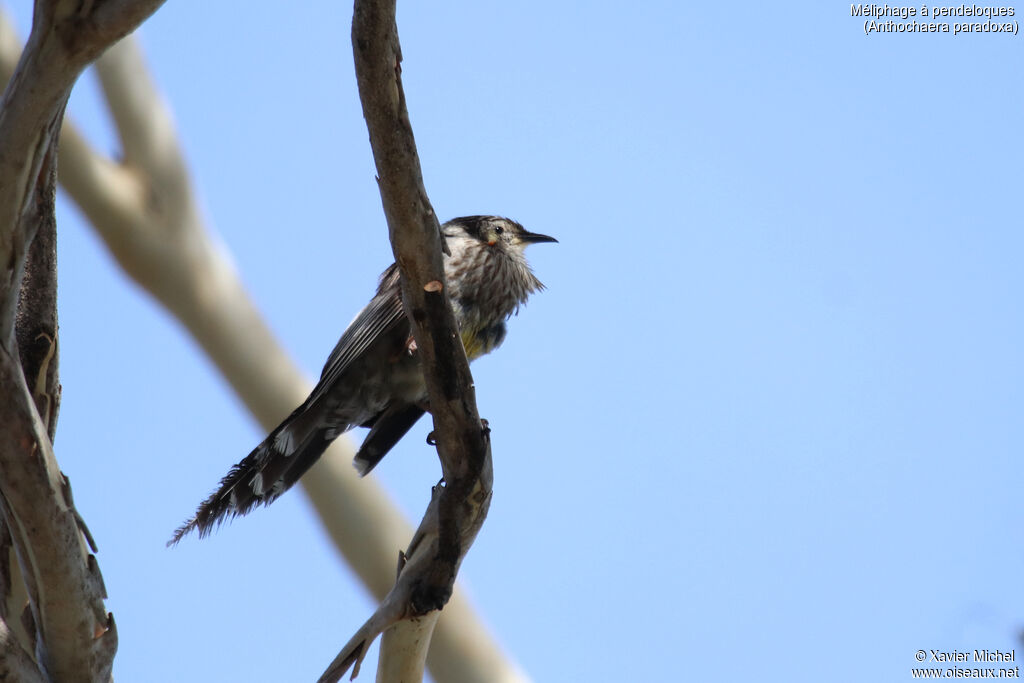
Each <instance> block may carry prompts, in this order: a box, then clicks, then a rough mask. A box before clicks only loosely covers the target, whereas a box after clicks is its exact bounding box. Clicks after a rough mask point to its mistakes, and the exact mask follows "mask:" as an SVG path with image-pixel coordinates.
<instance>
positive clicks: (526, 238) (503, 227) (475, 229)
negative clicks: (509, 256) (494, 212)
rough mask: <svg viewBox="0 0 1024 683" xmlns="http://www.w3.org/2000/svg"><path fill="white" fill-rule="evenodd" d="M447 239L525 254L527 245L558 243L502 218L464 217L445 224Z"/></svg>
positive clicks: (552, 238) (553, 239) (551, 238)
mask: <svg viewBox="0 0 1024 683" xmlns="http://www.w3.org/2000/svg"><path fill="white" fill-rule="evenodd" d="M444 233H445V235H446V236H447V237H467V238H470V239H473V240H476V241H477V242H480V243H482V244H484V245H486V246H488V247H491V248H495V249H503V250H507V251H514V252H517V253H519V254H522V253H523V250H524V249H526V247H527V245H530V244H537V243H539V242H557V241H558V240H556V239H555V238H554V237H548V236H547V235H541V234H539V233H536V232H530V231H529V230H526V229H525V228H523V226H521V225H520V224H519V223H516V222H515V221H513V220H510V219H508V218H502V217H501V216H463V217H462V218H453V219H452V220H450V221H448V222H447V223H445V224H444Z"/></svg>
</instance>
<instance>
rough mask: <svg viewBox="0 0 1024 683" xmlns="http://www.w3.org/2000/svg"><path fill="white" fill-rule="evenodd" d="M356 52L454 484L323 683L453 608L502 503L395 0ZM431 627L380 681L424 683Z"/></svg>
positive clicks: (408, 306) (374, 2)
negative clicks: (447, 265) (378, 640)
mask: <svg viewBox="0 0 1024 683" xmlns="http://www.w3.org/2000/svg"><path fill="white" fill-rule="evenodd" d="M352 47H353V53H354V55H355V66H356V80H357V82H358V84H359V97H360V100H361V102H362V105H363V115H364V116H365V118H366V125H367V128H368V129H369V132H370V145H371V147H372V148H373V158H374V162H375V163H376V166H377V176H378V185H379V187H380V193H381V200H382V203H383V206H384V215H385V216H386V217H387V221H388V230H389V233H390V237H391V245H392V249H393V251H394V253H395V261H396V262H397V263H398V266H399V268H400V269H401V271H402V300H403V304H404V307H405V311H406V314H407V315H408V316H409V319H410V322H411V324H412V328H413V334H414V337H415V340H416V349H417V353H418V354H419V356H420V360H421V363H422V366H423V372H424V376H425V379H426V382H427V390H428V393H429V398H430V412H431V415H432V416H433V419H434V432H435V434H436V436H437V444H438V453H439V455H440V458H441V468H442V472H443V473H444V482H443V483H442V484H439V485H438V486H437V487H435V489H434V496H433V497H432V500H431V503H430V505H429V506H428V508H427V513H426V515H425V516H424V518H423V521H422V522H421V524H420V527H419V529H418V530H417V532H416V535H415V537H414V538H413V541H412V544H411V545H410V546H409V550H408V551H407V553H406V559H407V562H406V563H405V564H404V566H403V567H401V568H400V570H399V575H398V579H397V581H396V582H395V586H394V588H392V590H391V592H390V593H388V595H387V597H385V598H384V600H383V602H382V603H381V605H380V607H379V608H378V609H377V611H376V612H375V613H374V615H373V616H372V617H371V618H370V619H369V621H367V622H366V624H364V626H363V628H362V629H360V631H359V633H357V634H356V636H355V637H354V638H353V639H352V640H350V641H349V643H348V644H347V645H346V647H345V648H344V649H342V651H341V652H340V653H339V654H338V656H337V657H336V658H335V660H334V662H332V663H331V665H330V666H329V667H328V668H327V670H326V671H325V672H324V674H323V676H321V678H320V681H321V683H327V682H334V681H337V680H339V679H340V678H341V676H343V675H344V674H345V672H346V671H347V670H348V668H349V667H350V666H351V667H353V674H352V675H353V677H354V676H355V675H356V673H357V672H358V668H359V664H360V662H361V661H362V658H363V657H364V656H365V653H366V649H367V648H368V647H369V645H370V643H371V642H372V641H373V639H374V638H375V637H376V636H377V634H378V633H380V632H381V631H382V630H384V629H387V628H389V627H392V626H393V625H395V624H396V623H398V622H399V621H401V620H406V619H413V618H420V617H423V616H424V615H426V614H428V613H430V612H432V611H434V610H440V609H441V608H443V607H444V605H445V604H446V603H447V602H448V598H449V597H450V596H451V592H452V587H453V585H454V582H455V577H456V574H457V572H458V567H459V565H460V564H461V562H462V558H463V557H465V554H466V552H467V551H468V550H469V546H470V545H471V544H472V542H473V540H474V538H475V537H476V534H477V532H478V531H479V530H480V527H481V525H482V524H483V522H484V519H485V518H486V516H487V509H488V507H489V505H490V500H491V484H492V479H493V472H492V469H491V451H490V438H489V436H488V430H487V427H486V425H485V424H483V423H482V422H481V420H480V417H479V414H478V413H477V408H476V397H475V391H474V389H473V378H472V375H471V374H470V372H469V362H468V360H467V359H466V353H465V349H464V348H463V346H462V342H461V339H460V337H459V334H458V327H457V324H456V322H455V316H454V313H453V311H452V308H451V304H450V303H449V300H448V294H447V286H446V284H445V276H444V265H443V259H442V250H443V249H445V248H446V247H445V245H444V240H443V238H442V236H441V233H440V225H439V224H438V221H437V217H436V216H435V215H434V211H433V208H432V207H431V205H430V200H429V199H428V198H427V193H426V189H425V188H424V187H423V176H422V172H421V170H420V163H419V156H418V154H417V152H416V142H415V140H414V139H413V134H412V125H411V124H410V122H409V113H408V110H407V109H406V105H405V93H404V91H403V89H402V82H401V69H400V64H401V60H402V51H401V46H400V45H399V41H398V29H397V26H396V24H395V3H394V1H393V0H356V2H355V9H354V13H353V20H352ZM431 627H432V624H431V623H430V621H426V622H424V623H423V624H422V627H420V625H417V627H414V628H407V629H406V628H403V630H402V633H401V634H392V636H391V637H389V638H388V644H389V647H388V651H389V654H390V656H391V657H394V658H397V659H398V661H390V662H389V661H386V660H385V658H384V656H383V654H382V657H381V661H380V663H379V665H378V681H385V682H388V681H400V680H401V681H410V680H422V676H423V668H422V661H423V660H424V659H425V657H424V656H423V654H422V653H423V652H424V651H425V650H426V648H427V645H428V644H429V642H430V634H431V630H432V628H431Z"/></svg>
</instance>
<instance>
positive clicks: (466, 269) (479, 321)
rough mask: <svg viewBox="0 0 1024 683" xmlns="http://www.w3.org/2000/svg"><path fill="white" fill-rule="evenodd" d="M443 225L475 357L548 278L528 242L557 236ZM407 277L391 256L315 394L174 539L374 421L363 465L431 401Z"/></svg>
mask: <svg viewBox="0 0 1024 683" xmlns="http://www.w3.org/2000/svg"><path fill="white" fill-rule="evenodd" d="M442 230H443V232H444V236H445V240H446V241H447V243H448V249H449V250H450V252H451V254H450V255H446V256H445V257H444V270H445V279H446V280H447V283H448V296H449V298H450V299H451V303H452V308H453V309H454V312H455V320H456V322H458V325H459V331H460V334H461V336H462V344H463V346H464V347H465V349H466V355H467V356H468V358H469V360H470V361H472V360H474V359H476V358H479V357H480V356H482V355H484V354H486V353H490V352H491V351H493V350H494V349H496V348H498V346H500V345H501V342H502V341H504V339H505V321H506V320H508V319H509V317H511V316H512V314H513V313H516V312H518V310H519V306H520V305H522V304H523V303H525V302H526V299H527V297H528V296H529V295H530V294H532V293H533V292H536V291H539V290H542V289H543V288H544V285H543V284H541V282H540V280H538V279H537V278H536V276H534V274H533V271H532V270H530V266H529V264H528V263H527V262H526V258H525V256H524V254H523V252H524V250H525V249H526V246H527V245H529V244H534V243H537V242H557V240H556V239H555V238H553V237H548V236H547V235H538V234H536V233H532V232H528V231H526V230H524V229H523V226H521V225H520V224H519V223H516V222H515V221H513V220H509V219H507V218H500V217H498V216H466V217H464V218H456V219H454V220H451V221H448V222H447V223H445V224H444V225H443V226H442ZM399 278H400V274H399V271H398V266H397V265H396V264H391V266H390V267H389V268H388V269H387V270H385V271H384V273H383V274H382V275H381V277H380V284H379V285H378V287H377V293H376V294H375V295H374V297H373V298H372V299H371V300H370V303H369V304H367V306H366V308H364V309H363V310H362V311H360V313H359V315H357V316H356V318H355V320H353V321H352V323H351V324H350V325H349V326H348V329H346V330H345V332H344V333H343V334H342V335H341V339H339V340H338V344H337V345H336V346H335V347H334V351H332V352H331V355H330V357H329V358H328V359H327V363H326V365H324V369H323V373H322V374H321V375H320V381H319V382H318V383H317V385H316V387H315V388H314V389H313V391H312V393H310V395H309V398H307V399H306V400H305V401H304V402H303V403H302V405H300V406H299V407H298V408H296V409H295V411H294V412H292V414H291V415H289V416H288V417H287V418H285V420H284V422H282V423H281V424H280V425H278V426H277V427H276V428H275V429H274V430H273V431H272V432H270V434H269V435H268V436H267V438H266V439H264V441H263V443H261V444H260V445H259V446H257V447H256V448H255V449H254V450H253V451H252V453H250V454H249V455H248V457H246V458H245V459H244V460H243V461H242V462H240V463H238V464H237V465H235V466H234V467H232V468H231V471H230V472H228V474H227V476H226V477H224V479H223V480H222V481H221V483H220V487H219V488H218V489H217V491H216V492H215V493H213V494H212V495H211V496H210V497H209V498H207V499H206V500H205V501H204V502H203V503H202V505H200V506H199V509H198V510H197V511H196V514H195V517H193V518H192V519H190V520H189V521H188V522H186V523H185V524H184V525H183V526H182V527H181V528H179V529H178V530H177V531H176V532H175V533H174V537H173V538H172V539H171V541H170V542H169V543H168V545H172V544H174V543H177V542H178V541H180V540H181V538H182V537H183V536H185V534H187V533H189V532H190V531H192V530H198V532H199V535H200V536H205V535H207V534H208V533H209V532H210V531H211V530H212V529H213V527H214V526H216V525H218V524H220V523H221V522H223V521H224V520H225V519H226V518H228V517H236V516H238V515H244V514H245V513H247V512H249V511H250V510H251V509H252V508H254V507H256V506H257V505H260V504H263V505H267V504H269V503H271V502H273V501H274V500H275V499H277V497H278V496H280V495H281V494H282V493H284V492H285V491H286V490H287V489H288V488H289V487H290V486H291V485H292V484H294V483H295V482H296V481H298V480H299V477H301V476H302V475H303V474H304V473H305V472H306V471H307V470H308V469H309V468H310V467H312V466H313V463H315V462H316V461H317V459H318V458H319V457H320V455H321V454H322V453H323V452H324V450H325V449H326V448H327V446H328V445H329V444H330V443H331V442H332V441H334V439H335V438H337V437H338V435H340V434H342V433H343V432H346V431H348V430H349V429H352V428H353V427H357V426H362V427H369V428H370V432H369V433H368V434H367V436H366V439H365V440H364V441H363V444H362V446H361V447H360V448H359V452H358V453H357V454H356V457H355V463H354V464H355V467H356V469H357V470H358V472H359V474H360V475H365V474H366V473H367V472H369V471H370V470H372V469H373V468H374V466H376V464H377V463H378V462H380V460H381V458H383V457H384V456H385V455H386V454H387V452H388V451H389V450H391V448H392V446H394V445H395V444H396V443H397V442H398V440H399V439H401V438H402V437H403V436H404V435H405V433H406V432H408V431H409V429H410V428H411V427H412V426H413V425H414V424H415V423H416V421H417V420H419V419H420V417H421V416H422V415H423V413H424V412H425V411H427V410H429V406H428V404H427V387H426V384H425V383H424V380H423V373H422V371H421V369H420V361H419V356H418V354H417V353H416V344H415V342H414V341H413V336H412V329H411V327H410V325H409V320H408V318H407V317H406V315H405V311H404V310H403V308H402V292H401V287H400V282H399Z"/></svg>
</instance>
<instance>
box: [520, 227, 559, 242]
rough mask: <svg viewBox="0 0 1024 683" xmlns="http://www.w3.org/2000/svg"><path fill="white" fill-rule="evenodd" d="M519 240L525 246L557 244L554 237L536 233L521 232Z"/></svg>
mask: <svg viewBox="0 0 1024 683" xmlns="http://www.w3.org/2000/svg"><path fill="white" fill-rule="evenodd" d="M519 239H520V240H522V241H523V242H526V243H527V244H539V243H540V242H558V240H556V239H555V238H554V237H548V236H547V235H541V234H540V233H537V232H528V231H526V230H523V231H522V232H521V233H520V234H519Z"/></svg>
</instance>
